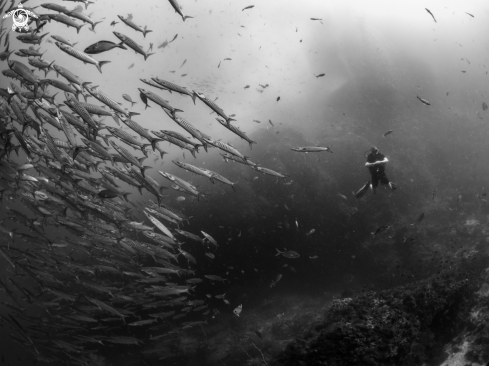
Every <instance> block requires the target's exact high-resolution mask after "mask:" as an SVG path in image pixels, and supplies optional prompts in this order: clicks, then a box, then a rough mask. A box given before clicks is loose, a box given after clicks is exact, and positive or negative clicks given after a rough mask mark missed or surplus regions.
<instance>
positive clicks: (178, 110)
mask: <svg viewBox="0 0 489 366" xmlns="http://www.w3.org/2000/svg"><path fill="white" fill-rule="evenodd" d="M176 112H183V111H182V110H181V109H177V108H174V109H173V110H172V111H171V114H172V116H173V118H175V117H176V115H175V113H176Z"/></svg>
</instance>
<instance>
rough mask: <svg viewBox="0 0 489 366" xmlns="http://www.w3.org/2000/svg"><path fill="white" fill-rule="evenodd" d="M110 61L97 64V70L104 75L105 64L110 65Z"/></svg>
mask: <svg viewBox="0 0 489 366" xmlns="http://www.w3.org/2000/svg"><path fill="white" fill-rule="evenodd" d="M109 62H110V61H99V62H97V64H96V65H95V66H97V69H98V71H100V73H102V66H104V65H105V64H108V63H109Z"/></svg>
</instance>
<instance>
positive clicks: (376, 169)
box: [355, 146, 397, 198]
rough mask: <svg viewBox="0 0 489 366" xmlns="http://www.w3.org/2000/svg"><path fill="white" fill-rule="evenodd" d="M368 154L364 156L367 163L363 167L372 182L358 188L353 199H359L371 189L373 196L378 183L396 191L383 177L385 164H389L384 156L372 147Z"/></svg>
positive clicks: (385, 177) (393, 185) (392, 184)
mask: <svg viewBox="0 0 489 366" xmlns="http://www.w3.org/2000/svg"><path fill="white" fill-rule="evenodd" d="M369 151H370V153H369V154H368V155H366V158H367V162H366V163H365V166H366V167H367V168H368V170H369V171H370V175H371V176H372V180H371V181H370V182H367V183H365V185H364V186H363V187H362V188H360V190H359V191H358V192H357V193H356V194H355V197H357V198H361V197H362V196H363V195H364V194H365V193H366V192H367V190H368V188H369V187H370V189H372V192H373V194H375V191H376V189H377V186H378V185H379V181H380V183H382V184H383V185H388V186H389V188H390V189H391V190H393V191H394V190H396V188H397V186H396V184H394V183H392V182H389V178H387V176H386V175H385V164H386V163H387V162H389V160H387V158H386V157H385V155H384V154H382V153H381V152H380V151H379V148H378V147H375V146H372V147H371V148H370V150H369Z"/></svg>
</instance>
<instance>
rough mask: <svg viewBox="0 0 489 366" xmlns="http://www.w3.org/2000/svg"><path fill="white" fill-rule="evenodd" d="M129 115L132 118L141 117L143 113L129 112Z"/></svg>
mask: <svg viewBox="0 0 489 366" xmlns="http://www.w3.org/2000/svg"><path fill="white" fill-rule="evenodd" d="M127 114H129V115H130V116H139V115H140V114H141V113H137V112H129V113H127Z"/></svg>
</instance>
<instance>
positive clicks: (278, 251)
mask: <svg viewBox="0 0 489 366" xmlns="http://www.w3.org/2000/svg"><path fill="white" fill-rule="evenodd" d="M275 250H276V251H277V254H275V257H276V256H277V255H280V254H282V252H281V251H280V250H278V249H277V248H275Z"/></svg>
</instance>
